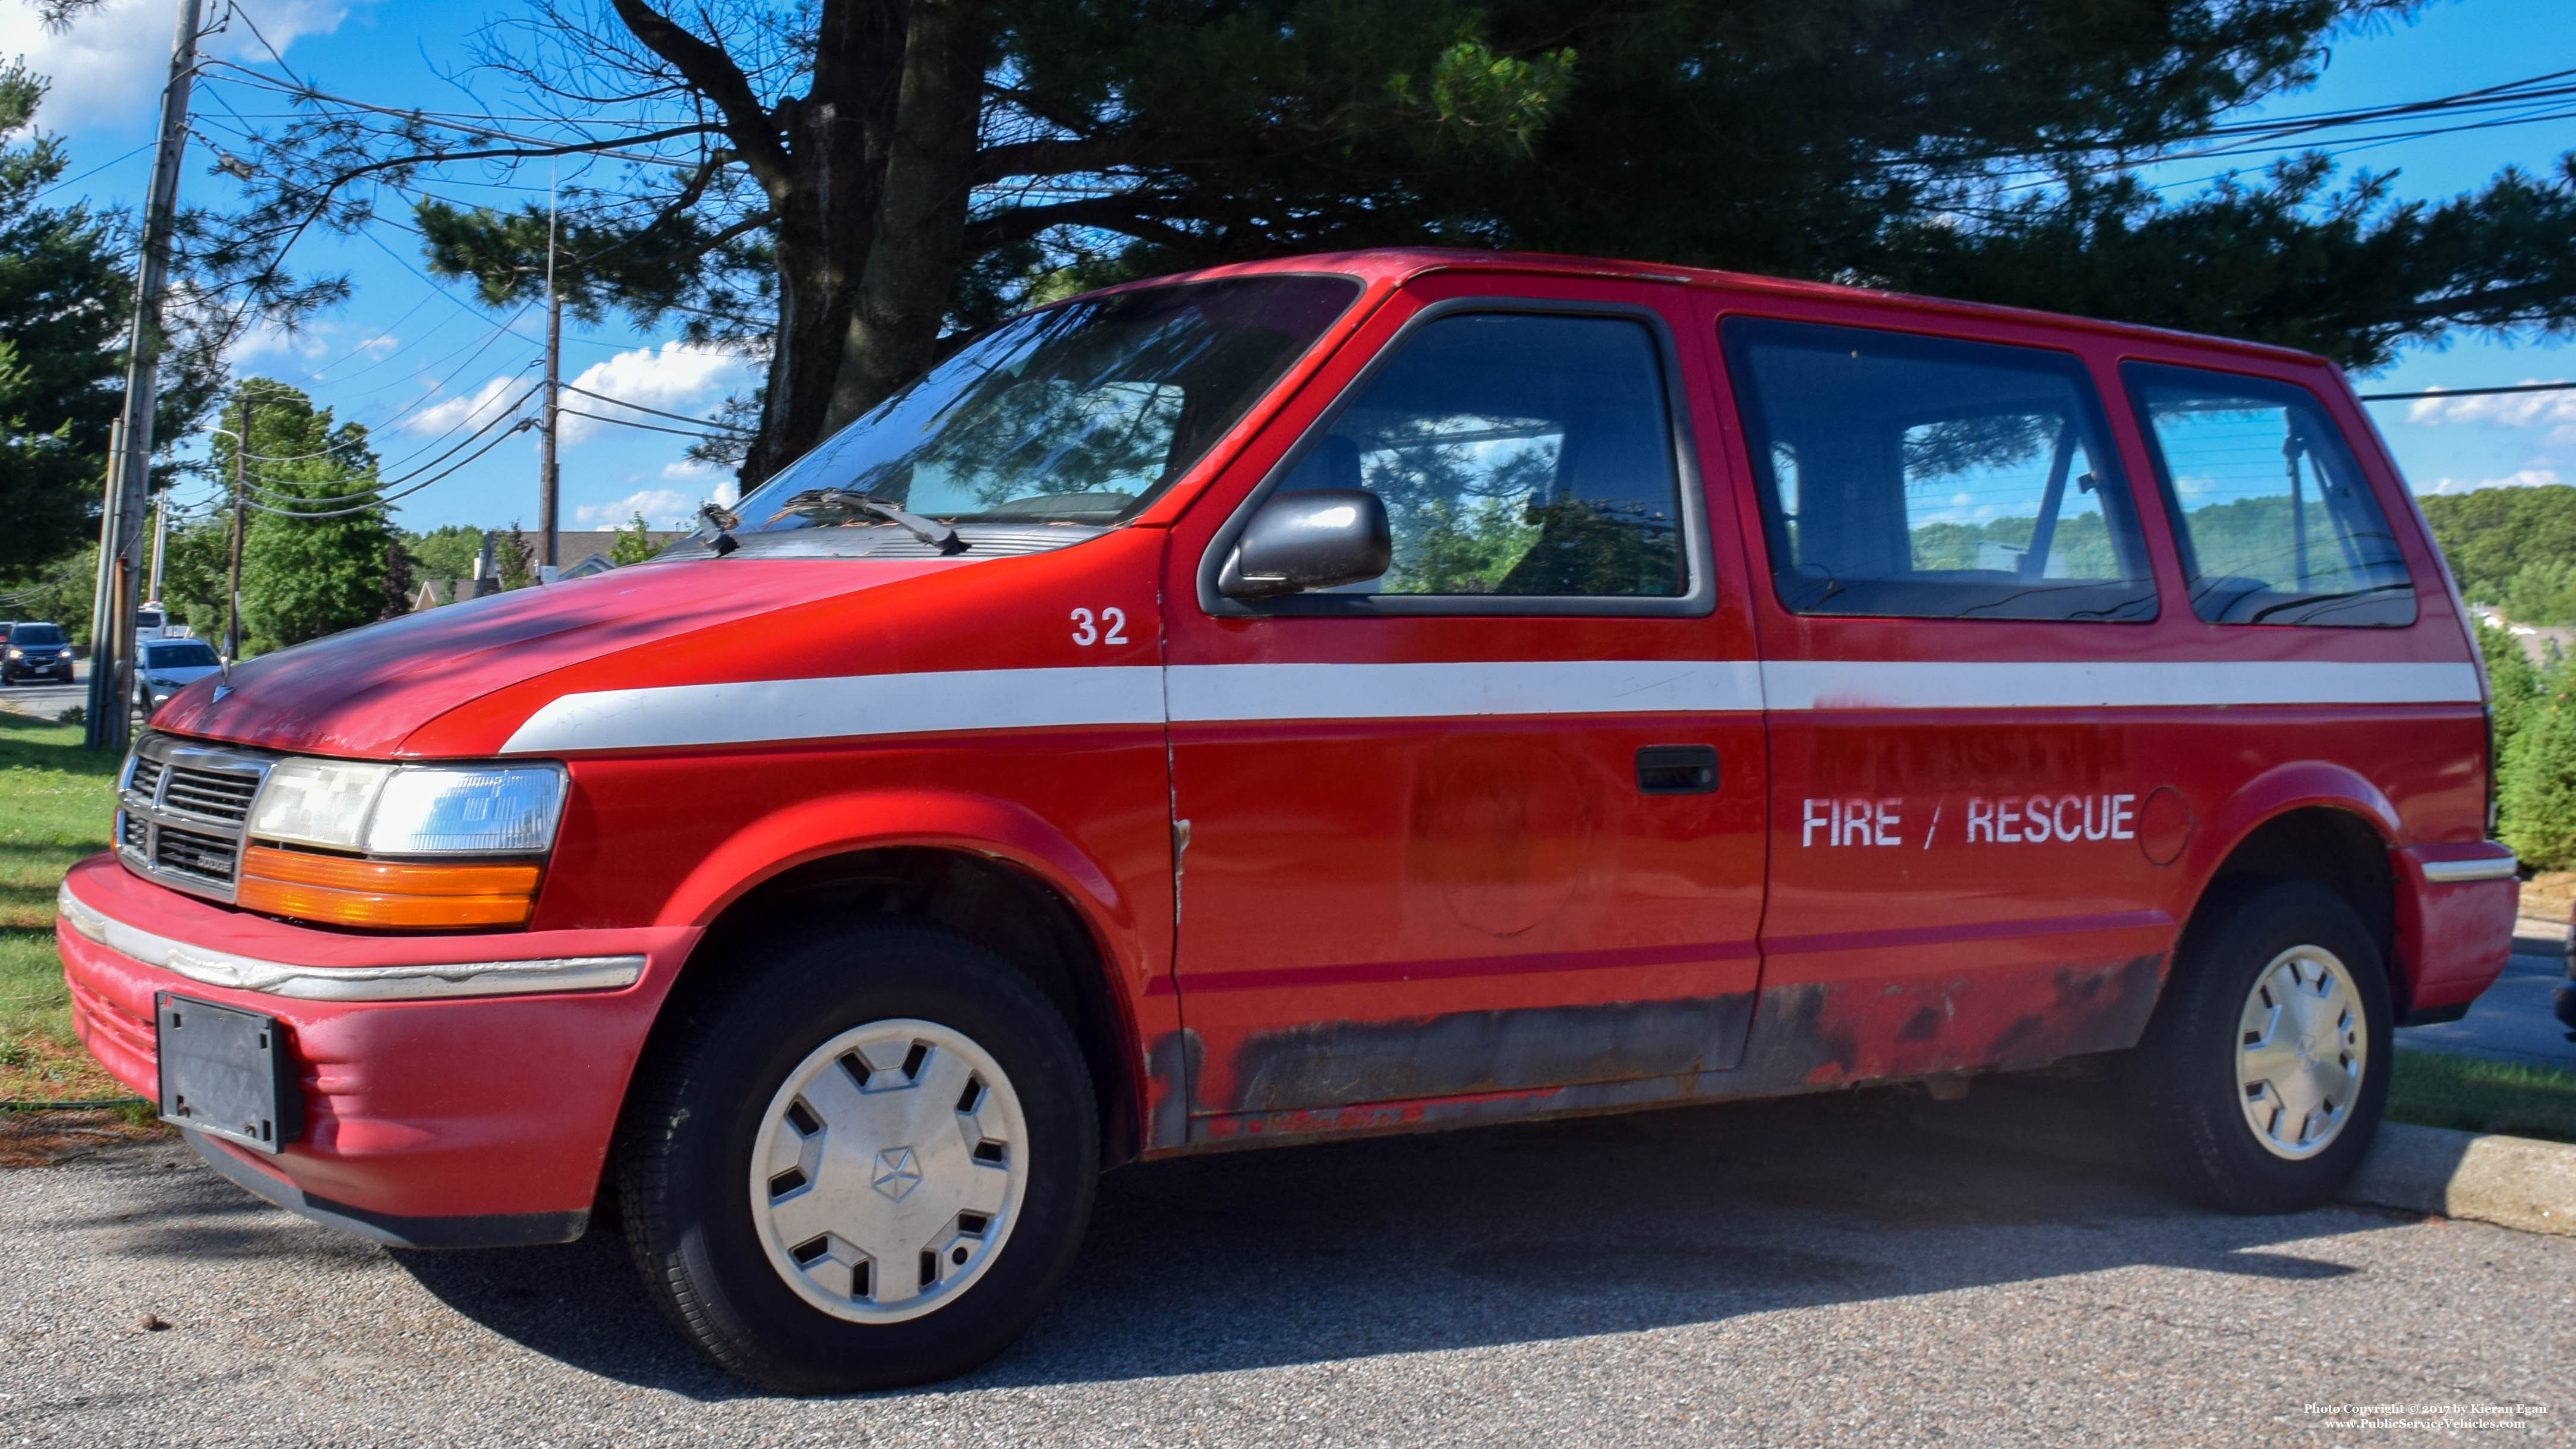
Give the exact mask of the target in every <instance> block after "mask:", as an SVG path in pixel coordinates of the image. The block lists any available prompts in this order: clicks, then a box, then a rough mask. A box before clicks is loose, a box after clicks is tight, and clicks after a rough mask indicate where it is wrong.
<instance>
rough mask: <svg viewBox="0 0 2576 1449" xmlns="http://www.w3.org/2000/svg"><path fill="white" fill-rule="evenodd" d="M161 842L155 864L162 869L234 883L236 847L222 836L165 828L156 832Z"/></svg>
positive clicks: (224, 882)
mask: <svg viewBox="0 0 2576 1449" xmlns="http://www.w3.org/2000/svg"><path fill="white" fill-rule="evenodd" d="M155 833H156V836H157V840H156V842H155V848H154V850H153V852H152V864H153V865H154V866H156V867H157V868H159V869H162V870H171V871H177V872H178V873H179V874H181V875H192V876H195V877H196V878H198V879H199V880H208V881H219V882H221V883H222V884H225V885H230V884H232V881H233V855H234V853H235V850H236V848H237V847H236V844H235V842H233V841H230V840H227V839H225V838H224V837H222V836H220V835H200V834H198V833H197V832H196V831H193V830H182V829H180V828H179V827H178V826H176V825H164V826H162V827H161V828H160V830H159V831H157V832H155Z"/></svg>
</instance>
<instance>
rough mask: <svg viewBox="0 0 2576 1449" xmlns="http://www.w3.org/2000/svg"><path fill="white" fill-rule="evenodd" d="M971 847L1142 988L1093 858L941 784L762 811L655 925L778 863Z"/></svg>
mask: <svg viewBox="0 0 2576 1449" xmlns="http://www.w3.org/2000/svg"><path fill="white" fill-rule="evenodd" d="M905 845H914V846H932V847H940V848H945V849H950V850H964V851H971V852H973V853H975V854H977V855H983V856H989V857H991V858H992V859H995V860H1000V861H1004V862H1007V863H1009V864H1011V865H1014V866H1017V867H1019V868H1020V869H1022V870H1025V871H1027V872H1029V873H1030V874H1031V875H1034V876H1036V877H1038V878H1039V879H1040V880H1043V881H1045V882H1046V883H1047V884H1048V885H1049V886H1050V887H1052V888H1053V889H1054V890H1055V892H1056V893H1057V894H1058V895H1060V896H1063V897H1064V898H1065V899H1066V900H1068V901H1070V902H1072V904H1073V907H1074V909H1075V911H1076V913H1078V914H1079V915H1081V916H1082V917H1083V924H1084V925H1085V926H1086V927H1088V928H1089V929H1090V931H1091V933H1092V937H1093V939H1094V940H1096V941H1098V942H1099V943H1100V945H1101V947H1102V954H1103V956H1104V957H1105V958H1106V959H1108V960H1109V961H1111V962H1113V963H1115V965H1116V966H1117V968H1118V969H1119V970H1120V972H1121V973H1122V974H1124V975H1128V976H1131V977H1133V978H1135V981H1136V983H1137V987H1138V989H1140V990H1141V989H1142V984H1143V976H1144V969H1145V965H1144V963H1145V962H1146V960H1147V959H1148V957H1147V953H1146V950H1145V943H1144V941H1143V939H1142V936H1141V935H1140V933H1139V930H1138V926H1137V921H1136V913H1135V909H1134V906H1133V903H1132V902H1130V901H1129V900H1128V899H1127V898H1126V896H1125V895H1124V894H1123V893H1121V892H1120V891H1119V889H1118V886H1117V883H1116V882H1115V881H1113V880H1111V879H1110V878H1109V875H1108V873H1107V872H1105V871H1103V870H1102V869H1101V868H1100V866H1099V864H1098V863H1097V862H1095V861H1093V860H1092V859H1091V858H1090V857H1089V856H1087V855H1085V854H1084V853H1083V852H1082V850H1081V849H1080V848H1079V847H1077V846H1076V845H1074V843H1073V842H1072V841H1071V840H1069V839H1067V838H1066V837H1065V835H1064V833H1063V832H1062V831H1059V830H1057V829H1056V828H1055V827H1054V826H1053V825H1050V824H1048V823H1047V822H1046V821H1045V820H1044V819H1043V818H1041V817H1040V816H1039V815H1037V814H1036V812H1034V811H1032V810H1030V809H1029V808H1028V807H1027V806H1025V805H1021V804H1018V803H1016V802H1014V801H1009V800H998V799H994V798H992V797H991V796H986V795H973V794H968V793H965V792H962V791H948V790H918V789H899V790H852V791H847V792H844V793H841V794H837V795H824V796H819V797H817V798H814V799H810V800H802V801H799V802H797V803H796V804H794V805H790V806H788V807H786V808H785V809H782V810H778V811H775V812H773V813H771V814H768V815H764V816H762V817H761V818H760V819H758V820H755V821H753V822H751V823H750V824H749V825H746V826H744V827H743V828H741V829H740V830H737V831H735V832H734V833H733V834H732V835H731V836H730V837H728V838H727V839H726V840H725V841H724V842H723V843H722V844H720V845H718V846H717V847H716V848H715V849H713V850H711V851H709V852H707V855H706V858H705V859H703V860H701V861H700V862H699V863H698V867H697V869H695V870H693V871H691V872H690V873H689V875H688V877H687V878H686V879H685V880H683V881H681V882H680V885H679V888H678V889H676V890H674V891H673V892H672V893H671V896H670V899H668V900H666V901H664V902H663V903H662V909H661V912H660V914H659V915H658V916H657V917H656V918H655V924H657V925H691V926H701V927H703V926H706V925H709V924H711V923H713V922H714V920H715V918H716V917H717V916H719V915H721V914H723V912H724V910H725V908H726V907H727V906H730V905H732V904H733V903H734V902H735V901H737V900H739V899H741V898H742V897H743V896H744V895H745V894H746V893H748V892H750V891H751V890H752V889H753V888H755V887H757V886H759V885H760V884H761V883H762V882H763V881H766V880H769V879H770V878H772V877H773V876H777V875H779V874H781V873H783V872H785V871H789V870H792V869H794V868H795V867H797V866H800V865H803V864H805V863H806V862H808V861H814V860H821V859H823V858H824V857H826V856H832V855H845V854H848V853H849V852H852V851H857V850H874V849H883V848H886V847H890V846H905Z"/></svg>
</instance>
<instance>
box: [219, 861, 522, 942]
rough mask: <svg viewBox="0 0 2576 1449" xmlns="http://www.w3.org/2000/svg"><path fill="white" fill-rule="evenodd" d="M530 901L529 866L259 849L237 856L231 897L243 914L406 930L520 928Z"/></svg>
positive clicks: (336, 924) (334, 924) (338, 924)
mask: <svg viewBox="0 0 2576 1449" xmlns="http://www.w3.org/2000/svg"><path fill="white" fill-rule="evenodd" d="M536 897H537V868H536V867H535V866H533V865H515V864H514V865H491V864H486V863H482V862H470V863H459V864H455V865H446V864H425V863H421V862H415V861H391V860H350V859H347V858H346V857H343V856H336V855H308V854H306V853H304V852H302V851H296V850H278V849H275V848H273V847H270V846H265V845H254V846H252V847H251V848H250V849H248V850H246V851H244V852H243V853H242V865H241V879H240V881H239V882H238V883H237V886H236V889H235V890H234V893H233V899H234V900H235V901H236V902H238V903H239V904H240V905H241V906H242V907H243V908H244V909H247V910H253V911H265V912H267V913H268V914H270V915H273V916H292V917H294V918H295V919H297V920H301V921H320V922H322V923H324V924H326V925H333V926H375V927H383V928H392V929H410V930H438V929H455V928H457V927H462V926H524V925H526V924H527V923H528V915H529V913H530V912H531V911H532V910H533V909H535V906H536Z"/></svg>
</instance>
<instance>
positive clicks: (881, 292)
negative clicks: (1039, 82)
mask: <svg viewBox="0 0 2576 1449" xmlns="http://www.w3.org/2000/svg"><path fill="white" fill-rule="evenodd" d="M982 9H983V6H982V5H981V3H979V0H913V3H912V7H911V10H912V13H911V15H910V17H909V23H908V24H907V25H906V26H905V34H904V46H903V75H902V80H901V82H900V87H899V89H898V91H897V101H896V105H895V114H894V124H893V127H892V132H891V134H890V135H889V136H888V138H887V140H888V145H887V147H886V158H885V169H884V172H883V180H882V181H881V182H880V183H879V185H878V188H877V209H876V215H875V217H874V218H873V223H874V225H873V227H872V228H871V230H872V235H871V236H870V237H869V246H868V251H867V258H866V264H865V266H864V267H863V268H861V270H860V273H859V286H858V298H857V304H856V306H855V307H854V308H853V309H852V312H851V316H850V323H849V329H848V332H847V334H846V337H845V339H844V342H843V345H842V348H841V354H840V357H839V359H838V367H837V369H836V371H837V374H838V376H837V378H836V380H835V382H834V386H833V389H832V403H831V408H830V410H829V411H828V412H827V413H826V415H825V417H824V420H823V427H824V430H825V431H829V430H831V429H834V428H838V427H841V426H843V425H844V424H846V423H848V422H849V421H850V420H851V419H853V418H855V417H857V416H858V415H859V414H861V413H863V412H866V411H867V410H868V409H869V408H872V407H874V406H876V405H877V404H878V403H879V402H881V401H883V400H884V399H885V398H886V396H887V395H888V394H890V393H892V392H893V391H894V390H895V389H896V388H898V387H901V386H902V385H903V384H905V383H906V382H909V381H911V380H912V379H913V378H914V377H917V376H919V375H920V373H921V372H922V370H923V369H925V368H927V367H928V366H929V365H930V362H931V358H932V356H933V354H934V353H935V351H936V350H937V348H938V345H939V324H940V320H941V319H942V318H943V317H944V316H945V315H946V314H947V311H948V296H949V292H950V289H951V288H952V287H953V286H954V285H955V283H956V280H957V264H958V248H959V245H960V244H961V243H962V242H963V240H964V238H965V231H966V209H967V203H968V200H969V198H970V196H971V195H972V193H973V190H974V179H975V142H976V131H977V126H978V122H979V121H980V120H981V118H982V114H983V103H984V62H985V57H986V54H987V52H988V51H989V50H990V48H991V39H990V36H989V33H988V29H987V27H988V23H989V22H988V21H987V20H986V18H985V16H984V15H983V14H981V13H980V12H981V11H982Z"/></svg>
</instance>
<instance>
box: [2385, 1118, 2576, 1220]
mask: <svg viewBox="0 0 2576 1449" xmlns="http://www.w3.org/2000/svg"><path fill="white" fill-rule="evenodd" d="M2343 1200H2344V1201H2345V1202H2349V1203H2360V1204H2363V1205H2365V1206H2369V1207H2386V1208H2402V1209H2404V1210H2405V1211H2407V1212H2418V1213H2439V1214H2441V1215H2442V1216H2444V1217H2453V1218H2467V1219H2469V1220H2471V1221H2473V1222H2481V1223H2493V1224H2495V1225H2496V1226H2498V1227H2502V1228H2517V1229H2520V1230H2521V1231H2523V1232H2526V1233H2557V1234H2561V1235H2564V1236H2569V1237H2576V1146H2571V1145H2569V1144H2566V1143H2563V1142H2541V1141H2537V1140H2535V1139H2532V1138H2529V1137H2503V1136H2497V1135H2494V1134H2491V1133H2480V1132H2454V1131H2451V1130H2450V1129H2448V1128H2445V1127H2417V1126H2414V1125H2412V1124H2410V1123H2405V1122H2383V1123H2381V1124H2380V1125H2379V1140H2378V1141H2377V1142H2375V1143H2373V1144H2371V1149H2370V1156H2368V1157H2366V1158H2364V1159H2363V1160H2362V1164H2361V1171H2359V1172H2357V1173H2355V1174H2353V1179H2352V1182H2351V1183H2350V1185H2348V1186H2346V1187H2345V1188H2344V1190H2343Z"/></svg>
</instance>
